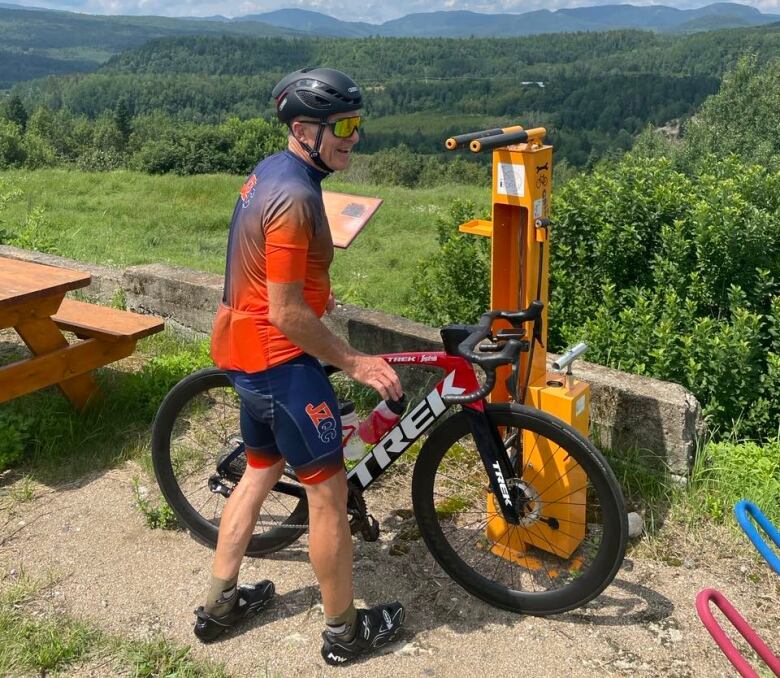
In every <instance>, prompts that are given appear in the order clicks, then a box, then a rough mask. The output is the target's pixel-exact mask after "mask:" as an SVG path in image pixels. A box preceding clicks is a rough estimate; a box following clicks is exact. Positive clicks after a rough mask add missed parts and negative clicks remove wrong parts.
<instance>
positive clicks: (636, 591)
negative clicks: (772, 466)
mask: <svg viewBox="0 0 780 678" xmlns="http://www.w3.org/2000/svg"><path fill="white" fill-rule="evenodd" d="M142 473H143V472H142V471H141V470H140V468H139V467H138V466H137V465H136V464H135V463H132V462H131V463H128V464H126V465H125V466H123V467H121V468H117V469H114V470H111V471H108V472H105V473H102V474H96V475H95V476H93V477H89V478H85V479H82V481H81V482H80V483H78V484H73V485H69V486H67V487H62V488H49V487H46V486H43V485H38V486H36V491H35V494H36V496H35V499H33V500H32V501H28V502H25V503H21V504H17V505H15V506H13V507H11V508H9V507H8V506H7V505H6V507H5V509H3V510H0V535H2V536H0V588H1V587H3V586H5V585H8V583H9V582H12V581H13V580H14V578H15V577H18V575H19V573H20V572H22V571H24V572H25V573H27V574H28V575H31V576H33V577H36V578H45V577H48V576H54V577H55V578H56V584H55V585H54V586H53V587H52V588H51V589H50V590H49V591H48V592H47V594H46V595H47V596H50V597H51V598H52V599H53V600H54V601H56V605H57V607H58V608H59V609H61V610H63V611H64V612H66V613H68V614H70V615H73V616H74V617H76V618H81V619H85V620H88V621H90V622H91V623H94V624H95V625H97V626H98V627H100V628H101V629H103V630H105V631H108V632H110V633H114V634H117V635H120V636H122V637H131V638H138V639H151V638H155V637H157V636H159V634H162V635H163V636H165V637H166V638H168V639H170V640H174V641H177V642H179V643H182V644H193V650H194V654H195V656H196V657H200V658H208V659H211V660H214V661H218V662H223V663H224V664H225V665H226V666H227V667H228V669H229V670H230V671H231V672H232V673H233V674H234V675H236V676H265V677H268V678H270V677H271V676H274V677H275V676H319V675H325V674H330V673H331V672H334V673H337V674H338V675H341V676H351V675H356V676H357V675H360V676H387V675H396V676H463V675H468V674H472V675H476V674H477V672H484V671H486V670H491V671H494V672H495V671H497V672H501V673H503V674H505V675H520V674H521V673H524V672H526V671H528V672H529V673H530V674H532V675H534V676H536V677H538V678H543V677H550V678H554V677H555V678H557V677H559V676H659V675H661V676H670V677H678V678H683V677H689V676H702V677H707V678H714V677H717V676H733V675H734V672H733V670H732V669H731V666H730V664H728V662H727V661H726V660H725V658H724V657H723V656H722V655H721V654H720V652H719V651H718V650H717V648H716V647H715V646H714V644H713V642H712V641H711V639H710V637H709V635H708V634H707V633H706V631H705V630H704V628H703V626H702V625H701V623H700V622H699V620H698V617H697V616H696V613H695V610H694V605H693V601H694V598H695V595H696V593H697V592H698V591H699V590H701V589H702V588H705V587H710V586H711V587H715V588H717V589H719V590H720V591H722V592H723V593H725V595H726V596H727V597H728V598H729V599H730V600H731V601H732V602H733V603H734V604H735V605H736V607H737V608H738V609H739V610H741V611H742V613H743V614H744V615H745V616H746V617H747V618H748V619H749V620H750V622H751V624H752V625H753V626H754V627H755V628H756V630H757V631H758V632H759V633H760V634H761V635H762V637H763V638H764V640H765V641H767V643H768V644H769V645H770V647H773V648H775V650H777V648H778V647H780V604H778V603H779V602H780V587H778V586H777V581H776V580H774V581H772V580H768V579H767V580H764V579H761V580H760V581H759V582H758V583H756V582H755V581H752V580H755V579H756V575H755V574H754V573H755V572H756V571H758V569H759V568H761V567H762V566H761V564H760V563H758V562H757V561H756V559H755V557H753V556H752V553H751V549H750V548H749V547H748V546H747V545H746V544H742V545H741V547H740V548H737V549H736V551H735V552H730V551H728V550H727V549H724V548H723V547H722V544H714V546H713V548H711V549H708V548H706V547H702V545H701V544H700V543H691V544H690V545H689V548H690V551H691V552H690V553H689V554H688V555H687V556H686V558H685V559H684V562H683V564H682V565H681V566H679V567H674V566H670V565H666V564H664V563H662V562H659V561H658V560H656V559H654V558H651V557H648V555H647V553H646V554H645V555H644V556H640V555H639V554H641V553H643V552H647V551H648V549H642V548H641V547H640V548H639V549H636V550H635V551H633V552H632V554H630V555H629V557H628V558H627V559H626V562H625V564H624V566H623V569H622V570H621V571H620V573H619V574H618V577H617V579H616V580H615V582H614V583H613V584H612V586H610V587H609V588H608V589H607V590H606V591H605V592H604V594H602V595H601V596H600V597H599V598H598V599H597V600H596V601H594V602H592V603H591V604H590V605H589V606H588V608H587V609H584V610H578V611H576V612H571V613H568V614H563V615H559V616H557V617H553V618H534V617H524V616H518V615H514V614H510V613H506V612H502V611H499V610H495V609H493V608H491V607H489V606H487V605H485V604H483V603H482V602H480V601H478V600H476V599H474V598H471V597H470V596H469V595H467V594H466V593H465V592H464V591H462V590H461V589H460V588H459V587H458V586H457V585H455V584H454V583H453V582H451V581H450V580H449V579H448V578H447V577H446V576H445V575H444V574H443V573H442V572H441V570H439V569H438V566H437V565H436V564H435V562H434V561H433V559H432V558H431V557H430V556H429V555H428V553H427V551H426V550H425V548H424V546H423V544H422V543H421V542H419V541H412V542H405V543H407V544H408V545H409V550H408V553H405V554H402V555H395V556H394V555H391V554H390V550H391V546H392V545H393V544H394V543H397V533H398V531H399V527H401V526H402V525H401V521H402V519H401V518H399V517H398V516H397V515H396V514H395V512H394V511H395V510H396V509H397V508H399V506H406V507H407V508H408V507H410V499H409V496H410V495H409V492H408V478H407V476H405V475H404V476H399V475H398V474H396V475H395V478H394V481H393V482H394V485H393V486H392V488H390V487H385V488H384V490H380V491H379V492H376V493H369V495H368V497H367V500H368V504H369V508H370V510H372V511H373V512H374V513H375V515H376V516H377V517H378V518H379V519H380V522H381V523H382V526H383V532H382V536H381V537H380V540H379V541H378V542H375V543H365V542H363V541H361V540H357V541H356V542H355V582H356V590H357V591H358V595H359V596H360V598H359V601H358V602H359V603H360V602H365V603H369V604H373V603H376V602H379V601H389V600H401V601H403V602H404V603H405V604H406V607H407V626H406V629H405V631H404V635H403V637H402V638H401V639H400V640H399V642H397V643H395V644H394V645H393V646H391V647H390V648H388V649H387V650H386V651H385V652H384V653H383V654H381V655H379V656H375V657H372V658H370V659H368V660H366V661H363V662H361V663H358V664H353V665H351V666H347V667H339V668H337V669H330V668H329V667H326V666H325V664H324V663H323V662H322V660H321V659H320V656H319V646H320V631H321V628H322V611H321V610H322V608H321V605H320V599H319V592H318V589H317V586H316V582H315V580H314V576H313V574H312V571H311V568H310V567H309V564H308V561H307V557H306V540H305V538H304V539H302V540H301V541H300V542H299V543H297V544H296V545H294V546H292V547H290V548H289V549H287V550H285V551H283V552H280V553H278V554H275V555H274V556H272V557H270V558H266V559H262V560H260V559H255V560H252V559H247V560H245V562H244V566H243V568H242V572H241V579H242V581H254V580H258V579H263V578H266V577H267V578H270V579H272V580H273V581H274V582H275V583H276V590H277V597H276V600H275V602H274V603H273V604H272V606H271V607H270V608H269V609H268V610H267V611H265V612H264V613H262V614H261V615H260V616H258V617H257V618H255V619H254V620H253V621H252V622H251V623H248V624H247V625H246V626H244V627H242V628H241V629H240V631H239V632H236V633H233V634H232V635H230V636H228V637H226V638H225V639H224V640H223V641H221V642H219V643H215V644H213V645H210V646H203V645H200V644H198V643H194V638H193V636H192V624H193V620H194V616H193V614H192V610H193V609H194V608H195V607H196V606H197V605H199V604H201V603H202V599H203V596H204V595H205V586H206V583H207V580H208V572H209V567H210V563H211V552H210V551H209V550H208V549H206V548H204V547H202V546H200V545H199V544H197V543H196V542H194V541H193V540H192V539H190V538H189V536H188V535H187V534H186V533H184V532H179V531H173V532H165V531H160V530H150V529H148V528H147V527H146V526H145V523H144V521H143V517H142V516H141V514H140V512H139V511H138V509H137V508H136V507H135V505H134V500H133V495H132V478H133V476H134V475H137V474H142ZM14 482H19V481H18V480H14V479H13V478H12V477H11V476H10V475H6V477H5V479H2V478H0V492H1V491H3V489H6V490H7V489H9V488H10V487H12V486H13V483H14ZM3 484H5V486H6V487H5V488H3ZM391 490H392V491H391ZM713 539H714V540H717V539H718V537H717V535H715V536H713ZM766 581H770V582H771V585H770V586H769V587H767V586H766V585H765V583H766ZM762 582H763V583H762ZM772 586H773V587H774V588H773V589H772ZM78 675H95V676H105V675H107V673H106V671H105V670H104V669H103V668H102V667H100V666H97V667H95V666H89V665H87V666H83V667H81V668H80V669H79V671H78Z"/></svg>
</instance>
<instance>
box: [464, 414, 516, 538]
mask: <svg viewBox="0 0 780 678" xmlns="http://www.w3.org/2000/svg"><path fill="white" fill-rule="evenodd" d="M464 411H465V412H466V413H467V414H468V420H469V426H470V427H471V434H472V435H473V436H474V441H475V442H476V443H477V450H478V451H479V456H480V457H481V458H482V463H483V465H484V466H485V471H486V473H487V474H488V478H490V487H491V489H492V490H493V494H494V495H495V497H496V499H497V500H498V501H497V503H498V505H499V506H500V507H501V514H502V515H503V517H504V520H506V522H507V523H510V524H512V525H517V524H519V522H520V517H521V516H520V511H519V510H518V506H517V505H516V503H515V502H514V501H513V499H512V495H513V492H511V491H510V489H509V488H510V485H511V486H512V487H514V482H512V481H514V480H515V477H516V475H515V472H514V469H513V468H512V464H511V463H510V461H509V457H508V455H507V452H506V448H505V447H504V441H503V440H502V439H501V435H500V434H499V432H498V429H497V428H496V427H495V426H494V425H493V423H492V422H491V421H490V419H489V418H488V415H487V413H486V412H479V411H477V410H473V409H470V408H464Z"/></svg>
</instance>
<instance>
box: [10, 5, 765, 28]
mask: <svg viewBox="0 0 780 678" xmlns="http://www.w3.org/2000/svg"><path fill="white" fill-rule="evenodd" d="M10 1H11V2H16V3H17V4H19V5H23V6H32V7H47V8H50V9H62V10H69V11H75V12H85V13H88V14H156V15H162V16H212V15H216V14H221V15H224V16H241V15H244V14H260V13H262V12H269V11H272V10H276V9H284V8H288V7H298V8H301V9H311V10H313V11H317V12H322V13H324V14H330V15H331V16H335V17H337V18H339V19H342V20H345V21H368V22H372V23H381V22H382V21H387V20H389V19H395V18H398V17H401V16H404V15H405V14H412V13H417V12H432V11H439V10H469V11H472V12H484V13H491V14H495V13H500V12H511V13H521V12H530V11H533V10H538V9H550V10H555V9H561V8H563V7H587V6H592V5H601V4H612V3H613V2H615V1H616V0H398V1H396V2H393V3H392V4H391V3H387V2H381V1H368V2H366V1H365V0H228V1H227V2H225V1H223V2H217V1H216V0H180V1H179V2H177V3H175V4H173V3H171V2H170V1H166V0H10ZM631 3H632V4H636V5H653V4H666V3H663V2H650V1H649V0H631ZM668 4H669V5H670V6H674V7H678V8H679V9H690V8H694V7H702V6H703V5H706V4H708V3H707V2H702V1H701V0H678V1H677V2H675V3H671V2H669V3H668ZM741 4H745V5H750V6H752V7H756V8H757V9H759V10H761V11H762V12H764V13H769V14H772V13H780V0H752V1H751V2H743V3H741Z"/></svg>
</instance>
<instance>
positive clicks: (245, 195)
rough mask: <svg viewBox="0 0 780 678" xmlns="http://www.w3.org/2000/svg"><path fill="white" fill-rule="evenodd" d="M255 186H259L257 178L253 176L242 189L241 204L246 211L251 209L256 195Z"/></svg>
mask: <svg viewBox="0 0 780 678" xmlns="http://www.w3.org/2000/svg"><path fill="white" fill-rule="evenodd" d="M255 186H257V177H256V176H255V175H254V174H253V175H252V176H251V177H249V179H247V180H246V183H245V184H244V185H243V186H242V187H241V202H242V204H243V207H244V209H246V208H247V207H249V203H250V201H251V200H252V198H253V197H254V195H255Z"/></svg>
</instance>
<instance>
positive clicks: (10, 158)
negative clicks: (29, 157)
mask: <svg viewBox="0 0 780 678" xmlns="http://www.w3.org/2000/svg"><path fill="white" fill-rule="evenodd" d="M22 146H23V145H22V128H21V127H19V125H17V124H16V123H14V122H10V121H8V120H4V119H2V118H0V169H7V168H8V167H16V166H18V165H20V164H21V163H22V161H23V160H24V149H23V147H22Z"/></svg>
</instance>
